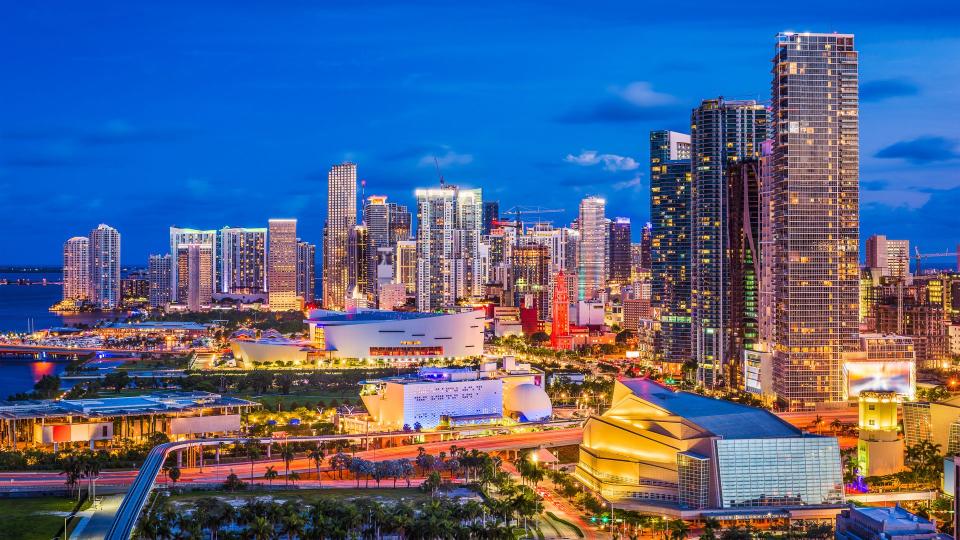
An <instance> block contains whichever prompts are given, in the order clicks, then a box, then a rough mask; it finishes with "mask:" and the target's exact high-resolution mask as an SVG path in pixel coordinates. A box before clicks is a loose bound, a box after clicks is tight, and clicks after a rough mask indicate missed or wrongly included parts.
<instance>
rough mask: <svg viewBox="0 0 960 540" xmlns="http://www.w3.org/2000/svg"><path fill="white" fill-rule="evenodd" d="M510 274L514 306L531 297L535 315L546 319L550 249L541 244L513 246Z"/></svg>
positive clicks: (548, 306) (548, 307) (520, 304)
mask: <svg viewBox="0 0 960 540" xmlns="http://www.w3.org/2000/svg"><path fill="white" fill-rule="evenodd" d="M511 274H512V278H513V283H512V289H513V292H514V296H515V300H514V303H513V305H514V306H522V305H524V304H525V302H524V299H525V298H527V297H531V298H532V300H533V306H535V307H536V308H537V316H538V317H539V318H540V319H546V317H547V312H548V311H549V309H550V304H549V302H548V299H549V294H548V287H549V282H550V249H549V248H548V247H547V246H545V245H541V244H534V243H530V244H526V245H521V246H516V247H514V248H513V253H512V264H511Z"/></svg>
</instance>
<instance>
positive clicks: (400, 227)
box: [387, 203, 413, 247]
mask: <svg viewBox="0 0 960 540" xmlns="http://www.w3.org/2000/svg"><path fill="white" fill-rule="evenodd" d="M387 206H389V207H390V246H391V247H393V246H395V245H396V244H397V242H402V241H406V240H410V239H411V238H412V237H411V236H410V233H411V232H412V231H413V229H412V225H413V219H412V216H411V215H410V209H409V208H407V207H406V205H403V204H397V203H387Z"/></svg>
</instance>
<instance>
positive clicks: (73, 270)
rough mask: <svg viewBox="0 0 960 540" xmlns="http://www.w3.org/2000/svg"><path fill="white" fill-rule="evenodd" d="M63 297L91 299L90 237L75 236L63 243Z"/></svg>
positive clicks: (76, 300)
mask: <svg viewBox="0 0 960 540" xmlns="http://www.w3.org/2000/svg"><path fill="white" fill-rule="evenodd" d="M63 299H64V300H73V301H74V302H83V301H85V300H89V299H90V239H89V238H87V237H86V236H74V237H73V238H71V239H69V240H67V241H66V242H65V243H64V244H63Z"/></svg>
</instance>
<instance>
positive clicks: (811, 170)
mask: <svg viewBox="0 0 960 540" xmlns="http://www.w3.org/2000/svg"><path fill="white" fill-rule="evenodd" d="M857 69H858V59H857V51H856V50H855V49H854V38H853V35H852V34H812V33H793V32H786V33H781V34H779V35H778V36H777V44H776V53H775V55H774V57H773V85H772V87H773V96H772V102H773V114H772V118H773V130H774V147H773V186H772V188H773V204H774V221H773V228H774V238H775V239H776V240H775V242H776V248H775V250H776V253H775V257H776V262H775V265H776V268H775V271H774V274H775V280H776V286H775V296H776V302H777V309H776V348H775V349H774V355H773V376H774V380H773V384H774V390H775V392H776V394H777V397H778V398H779V399H780V401H781V402H782V403H784V404H785V405H787V406H788V407H789V408H790V409H795V410H796V409H807V410H809V409H812V408H813V407H814V406H815V405H816V404H817V403H821V402H835V401H840V400H841V399H842V398H843V374H842V365H843V357H844V353H846V352H850V351H854V350H856V348H857V347H858V340H857V334H858V302H859V260H858V259H859V254H858V250H859V220H858V218H859V200H858V199H859V184H858V182H859V128H858V116H857V115H858V113H859V107H858V94H857V85H858V75H857Z"/></svg>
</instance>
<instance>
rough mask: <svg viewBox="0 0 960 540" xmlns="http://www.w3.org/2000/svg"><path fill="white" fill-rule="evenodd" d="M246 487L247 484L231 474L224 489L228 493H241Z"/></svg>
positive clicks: (224, 484)
mask: <svg viewBox="0 0 960 540" xmlns="http://www.w3.org/2000/svg"><path fill="white" fill-rule="evenodd" d="M246 487H247V484H246V483H245V482H244V481H243V480H241V479H240V477H239V476H237V475H236V474H234V473H230V475H229V476H227V480H226V481H225V482H224V483H223V489H225V490H227V491H240V490H243V489H246Z"/></svg>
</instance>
